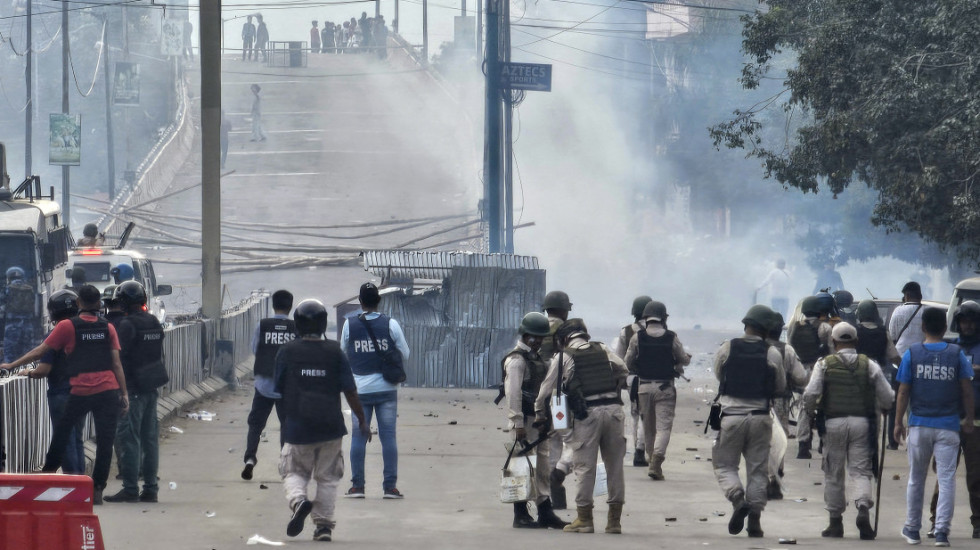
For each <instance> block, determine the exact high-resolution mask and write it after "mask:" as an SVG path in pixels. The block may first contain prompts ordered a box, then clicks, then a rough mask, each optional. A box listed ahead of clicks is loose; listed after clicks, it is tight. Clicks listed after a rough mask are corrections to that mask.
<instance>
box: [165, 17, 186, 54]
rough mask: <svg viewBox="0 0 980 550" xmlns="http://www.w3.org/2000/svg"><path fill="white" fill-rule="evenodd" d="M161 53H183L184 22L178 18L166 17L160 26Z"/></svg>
mask: <svg viewBox="0 0 980 550" xmlns="http://www.w3.org/2000/svg"><path fill="white" fill-rule="evenodd" d="M160 53H162V54H163V55H183V53H184V23H183V22H182V21H178V20H176V19H164V20H163V22H162V23H161V27H160Z"/></svg>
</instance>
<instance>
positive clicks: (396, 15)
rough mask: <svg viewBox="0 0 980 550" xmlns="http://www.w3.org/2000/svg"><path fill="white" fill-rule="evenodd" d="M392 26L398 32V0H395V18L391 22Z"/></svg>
mask: <svg viewBox="0 0 980 550" xmlns="http://www.w3.org/2000/svg"><path fill="white" fill-rule="evenodd" d="M391 28H392V29H394V31H395V34H398V0H395V19H394V20H393V21H392V22H391Z"/></svg>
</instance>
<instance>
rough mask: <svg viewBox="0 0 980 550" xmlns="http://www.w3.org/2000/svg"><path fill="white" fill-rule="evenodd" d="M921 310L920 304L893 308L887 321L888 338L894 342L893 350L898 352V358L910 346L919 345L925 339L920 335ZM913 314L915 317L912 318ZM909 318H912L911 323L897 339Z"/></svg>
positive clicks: (905, 304)
mask: <svg viewBox="0 0 980 550" xmlns="http://www.w3.org/2000/svg"><path fill="white" fill-rule="evenodd" d="M916 309H918V311H916ZM923 309H925V306H922V305H921V304H913V303H904V304H902V305H900V306H898V307H897V308H895V311H894V312H893V313H892V318H891V320H890V321H888V336H890V337H891V339H892V340H893V341H894V342H895V349H896V350H898V355H899V357H901V356H903V355H905V352H906V351H908V349H909V348H910V347H912V344H921V343H922V341H923V340H925V339H926V337H925V335H924V334H922V310H923ZM913 313H915V317H912V314H913ZM909 317H912V322H911V323H909V326H908V328H906V329H905V332H902V337H901V338H899V337H898V333H899V332H901V331H902V327H904V326H905V323H906V322H908V320H909Z"/></svg>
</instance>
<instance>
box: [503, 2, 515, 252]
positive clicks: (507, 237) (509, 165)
mask: <svg viewBox="0 0 980 550" xmlns="http://www.w3.org/2000/svg"><path fill="white" fill-rule="evenodd" d="M501 1H502V4H503V14H502V16H501V18H500V19H501V21H500V27H501V32H500V42H501V52H500V57H502V58H503V60H504V61H505V62H506V63H510V0H501ZM513 97H514V92H513V91H511V90H502V93H501V98H502V100H503V110H504V146H503V148H504V151H503V152H504V193H503V195H504V243H503V244H504V252H506V253H507V254H513V253H514V131H513V130H514V106H513Z"/></svg>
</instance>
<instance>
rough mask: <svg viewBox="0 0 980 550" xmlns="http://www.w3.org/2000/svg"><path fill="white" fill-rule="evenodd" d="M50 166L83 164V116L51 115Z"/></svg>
mask: <svg viewBox="0 0 980 550" xmlns="http://www.w3.org/2000/svg"><path fill="white" fill-rule="evenodd" d="M49 129H50V138H49V139H48V164H57V165H61V166H78V165H79V164H81V163H82V115H70V114H65V113H51V115H50V119H49Z"/></svg>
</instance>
